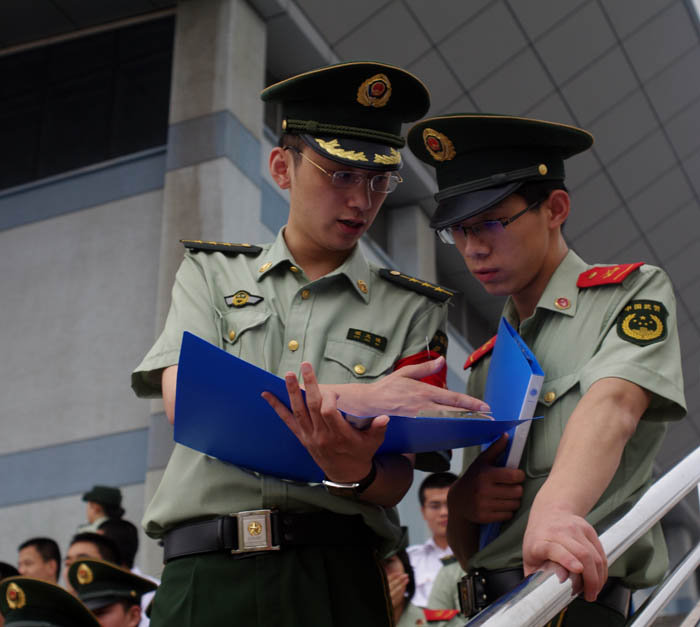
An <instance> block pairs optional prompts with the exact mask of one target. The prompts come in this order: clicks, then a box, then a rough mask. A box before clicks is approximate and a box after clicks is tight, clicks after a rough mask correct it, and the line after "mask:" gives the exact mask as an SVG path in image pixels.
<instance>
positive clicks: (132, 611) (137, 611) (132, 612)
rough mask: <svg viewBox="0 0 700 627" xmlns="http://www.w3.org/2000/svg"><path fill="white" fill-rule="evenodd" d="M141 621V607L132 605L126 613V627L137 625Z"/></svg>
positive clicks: (135, 626) (136, 626)
mask: <svg viewBox="0 0 700 627" xmlns="http://www.w3.org/2000/svg"><path fill="white" fill-rule="evenodd" d="M140 622H141V608H140V607H139V606H138V605H132V606H131V607H130V608H129V611H128V612H127V613H126V624H127V625H128V627H138V624H139V623H140Z"/></svg>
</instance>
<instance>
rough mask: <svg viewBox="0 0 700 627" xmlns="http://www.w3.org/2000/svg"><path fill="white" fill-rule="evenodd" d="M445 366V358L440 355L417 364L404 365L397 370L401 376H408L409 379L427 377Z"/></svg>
mask: <svg viewBox="0 0 700 627" xmlns="http://www.w3.org/2000/svg"><path fill="white" fill-rule="evenodd" d="M444 367H445V358H444V357H442V356H440V357H438V358H436V359H431V360H429V361H423V362H421V363H419V364H413V365H411V366H404V367H403V368H401V369H399V370H397V372H400V373H401V375H402V376H404V377H409V378H410V379H424V378H425V377H429V376H430V375H431V374H435V373H437V372H440V370H442V369H443V368H444Z"/></svg>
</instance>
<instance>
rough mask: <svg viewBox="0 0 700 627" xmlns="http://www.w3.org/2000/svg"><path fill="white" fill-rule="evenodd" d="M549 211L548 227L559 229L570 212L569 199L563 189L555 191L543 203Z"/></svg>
mask: <svg viewBox="0 0 700 627" xmlns="http://www.w3.org/2000/svg"><path fill="white" fill-rule="evenodd" d="M544 205H545V207H546V208H547V210H548V211H549V226H550V227H552V228H555V227H560V226H562V225H563V224H564V222H566V220H567V218H568V217H569V212H570V211H571V198H570V197H569V194H568V193H567V192H565V191H564V190H563V189H555V190H554V191H552V193H551V194H549V198H547V200H546V201H545V202H544Z"/></svg>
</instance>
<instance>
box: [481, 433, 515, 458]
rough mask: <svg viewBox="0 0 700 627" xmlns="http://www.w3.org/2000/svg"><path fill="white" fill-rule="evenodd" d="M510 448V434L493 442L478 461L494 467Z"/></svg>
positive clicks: (505, 434)
mask: <svg viewBox="0 0 700 627" xmlns="http://www.w3.org/2000/svg"><path fill="white" fill-rule="evenodd" d="M507 446H508V434H507V433H504V434H503V435H501V437H500V438H498V440H496V441H495V442H493V443H492V444H491V446H489V447H488V448H487V449H486V450H485V451H482V452H481V454H480V455H479V457H478V459H479V461H481V462H484V463H487V464H490V465H492V466H494V465H495V464H496V461H497V460H498V458H499V457H500V456H501V455H502V454H503V453H504V452H505V450H506V447H507Z"/></svg>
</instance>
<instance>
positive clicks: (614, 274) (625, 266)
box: [576, 261, 644, 287]
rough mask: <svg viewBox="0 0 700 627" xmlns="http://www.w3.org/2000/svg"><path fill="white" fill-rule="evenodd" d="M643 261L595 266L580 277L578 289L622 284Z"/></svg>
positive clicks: (577, 283) (577, 284) (577, 282)
mask: <svg viewBox="0 0 700 627" xmlns="http://www.w3.org/2000/svg"><path fill="white" fill-rule="evenodd" d="M643 265H644V262H643V261H638V262H637V263H622V264H618V265H616V266H595V267H593V268H589V269H588V270H586V271H584V272H582V273H581V274H579V275H578V281H576V287H594V286H596V285H614V284H617V283H622V282H623V281H624V280H625V279H626V278H627V277H628V276H629V275H630V274H632V273H633V272H634V271H635V270H636V269H637V268H639V266H643Z"/></svg>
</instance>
